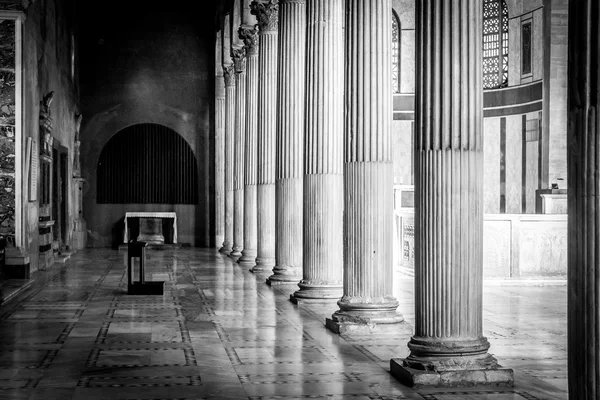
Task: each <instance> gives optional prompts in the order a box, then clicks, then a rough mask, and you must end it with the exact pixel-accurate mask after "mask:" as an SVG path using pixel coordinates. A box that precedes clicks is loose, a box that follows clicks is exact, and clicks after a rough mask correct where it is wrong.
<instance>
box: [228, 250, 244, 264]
mask: <svg viewBox="0 0 600 400" xmlns="http://www.w3.org/2000/svg"><path fill="white" fill-rule="evenodd" d="M227 256H228V257H229V258H232V259H233V260H234V261H235V262H237V261H238V260H239V259H240V258H241V257H242V249H241V248H239V247H234V248H233V249H232V250H231V252H230V253H229V254H228V255H227Z"/></svg>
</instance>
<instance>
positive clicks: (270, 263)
mask: <svg viewBox="0 0 600 400" xmlns="http://www.w3.org/2000/svg"><path fill="white" fill-rule="evenodd" d="M274 266H275V259H274V258H261V257H256V265H255V266H254V267H252V268H251V269H250V272H268V271H269V272H270V271H271V270H272V269H273V267H274Z"/></svg>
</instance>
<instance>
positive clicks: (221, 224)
mask: <svg viewBox="0 0 600 400" xmlns="http://www.w3.org/2000/svg"><path fill="white" fill-rule="evenodd" d="M222 46H223V39H222V32H221V31H219V32H217V40H216V46H215V47H216V54H215V70H216V71H215V245H216V246H217V248H219V247H221V246H222V244H223V240H225V160H224V158H225V141H224V135H225V81H224V80H223V79H224V78H223V65H222V53H221V52H222Z"/></svg>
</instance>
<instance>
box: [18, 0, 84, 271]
mask: <svg viewBox="0 0 600 400" xmlns="http://www.w3.org/2000/svg"><path fill="white" fill-rule="evenodd" d="M19 3H20V2H19ZM29 3H30V4H29V7H28V8H27V10H26V16H27V18H26V20H25V23H24V26H23V44H22V46H23V138H22V148H23V151H22V160H25V159H26V154H25V151H26V146H25V143H26V138H27V137H31V138H32V139H33V140H35V141H36V142H37V143H38V147H39V145H40V143H39V113H40V101H41V100H42V97H43V96H44V95H45V94H46V93H48V92H51V91H54V100H53V102H52V119H53V126H54V130H53V135H54V140H55V142H56V143H57V145H58V144H60V145H62V146H64V147H66V148H67V151H68V155H69V160H71V163H69V164H70V165H72V157H73V140H74V132H75V125H76V118H75V115H76V113H77V112H78V111H79V108H78V107H79V105H78V83H77V71H74V70H72V63H71V60H72V57H75V60H77V48H76V42H75V41H74V40H73V37H74V35H75V32H76V28H75V21H76V18H75V16H74V12H75V10H76V6H77V2H76V1H75V0H45V1H40V0H37V1H34V2H32V1H30V2H29ZM23 164H24V161H23ZM70 165H69V168H70ZM24 167H25V166H24V165H23V166H22V170H23V171H25V169H24ZM38 176H39V171H38ZM67 176H72V173H71V170H70V169H69V171H68V172H67ZM40 182H41V179H38V185H39V184H40ZM67 185H68V193H70V195H69V198H68V199H67V203H68V205H67V210H68V212H67V213H68V218H67V229H68V230H69V231H72V227H73V220H74V218H75V216H76V213H77V211H76V204H75V193H74V191H75V186H74V184H73V182H71V180H68V182H67ZM35 190H38V191H39V186H38V187H37V188H36V189H35ZM29 199H30V196H29V192H28V177H24V179H23V182H22V197H21V204H22V210H23V239H24V240H23V242H24V243H23V252H24V253H26V254H28V255H29V257H30V262H31V270H32V271H35V270H36V269H37V267H38V248H39V240H38V238H39V233H38V225H39V199H40V196H39V194H38V196H37V199H38V200H37V201H29ZM66 244H67V245H68V244H69V243H66Z"/></svg>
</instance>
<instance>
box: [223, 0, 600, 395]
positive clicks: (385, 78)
mask: <svg viewBox="0 0 600 400" xmlns="http://www.w3.org/2000/svg"><path fill="white" fill-rule="evenodd" d="M244 3H245V7H244V12H243V15H242V16H241V18H239V19H237V18H236V19H237V20H236V21H233V22H232V23H233V24H234V26H233V27H231V26H230V25H229V24H230V20H231V19H230V17H229V16H226V18H225V19H224V24H223V29H222V31H221V32H220V33H219V34H218V35H217V68H216V74H217V82H216V110H215V111H216V141H215V143H216V150H217V157H216V180H217V184H216V201H217V203H218V204H217V208H216V209H217V223H216V237H217V240H219V241H221V240H222V241H223V246H222V249H221V251H223V252H225V253H227V254H229V255H230V256H231V257H232V258H236V259H237V258H238V257H240V255H241V258H240V259H239V263H240V264H241V265H244V266H248V267H251V270H252V271H271V270H272V275H271V276H270V277H269V279H268V281H267V282H268V283H269V284H271V285H275V284H298V286H299V288H300V289H299V290H298V291H296V292H295V293H294V294H293V295H292V299H291V300H292V301H294V302H296V303H298V304H302V303H305V302H306V303H312V302H323V301H332V300H334V299H338V300H339V301H338V305H339V310H338V311H337V312H335V313H334V314H333V315H332V317H331V318H328V319H327V321H326V325H327V327H328V328H329V329H331V330H333V331H334V332H338V333H345V334H352V333H360V334H362V333H377V332H381V331H387V332H393V331H394V329H398V327H399V326H400V325H399V324H401V323H402V321H403V317H402V315H401V314H399V313H398V312H397V311H396V308H397V306H398V302H397V301H396V299H395V298H394V297H393V294H392V290H393V288H392V281H393V279H392V273H393V261H392V254H393V248H392V246H393V243H392V238H393V235H392V221H393V215H392V212H393V204H392V199H393V195H392V188H393V185H392V155H391V140H390V138H391V132H390V121H391V113H392V96H391V90H390V88H389V84H388V82H391V58H390V57H391V24H390V21H391V12H392V5H391V0H279V1H277V0H254V1H252V2H250V0H244ZM458 3H460V4H461V6H460V7H458V6H457V7H450V6H449V4H450V2H449V1H447V0H432V1H428V2H424V1H417V2H416V4H417V10H416V18H417V23H416V26H417V38H416V40H417V46H416V48H417V55H416V60H417V71H419V74H418V76H417V87H416V114H415V115H416V121H415V125H416V126H415V132H416V137H415V178H416V182H415V195H416V198H415V205H416V207H415V232H416V236H415V241H416V244H417V246H416V250H417V251H416V260H415V319H416V321H415V332H414V336H413V337H412V339H411V340H410V342H409V344H408V346H409V349H410V351H411V354H410V356H409V357H407V358H406V359H403V360H401V359H392V360H391V372H392V374H393V375H394V376H396V377H397V378H398V379H400V380H401V381H403V382H405V383H406V384H408V385H411V386H428V385H433V386H463V385H477V384H508V385H512V383H513V373H512V370H510V369H506V368H503V367H501V366H500V365H498V363H497V361H496V360H495V359H494V357H493V356H492V355H490V354H489V353H488V349H489V346H490V345H489V343H488V341H487V339H486V338H485V337H484V336H483V329H482V279H483V277H482V261H483V258H482V234H483V232H482V226H483V211H482V190H483V184H482V170H483V168H482V163H483V158H482V157H483V146H482V93H483V91H482V78H481V76H482V73H481V60H482V49H481V39H480V38H481V33H482V17H481V16H482V4H481V3H482V2H481V1H480V0H462V1H459V2H458ZM452 4H454V2H452ZM344 16H345V35H344V33H343V30H342V18H344ZM575 17H580V18H578V22H577V24H569V29H570V35H569V37H570V43H569V49H570V50H569V51H570V54H569V57H570V61H569V62H570V67H571V68H570V71H569V74H570V77H571V78H572V79H571V80H570V85H571V86H570V92H569V93H570V99H569V109H570V110H571V111H570V116H569V118H570V125H569V140H570V143H571V146H570V153H569V163H570V164H569V165H570V174H571V175H572V176H570V179H569V182H570V183H571V182H572V185H573V187H570V188H569V196H570V206H569V207H570V209H569V215H570V218H569V229H570V238H571V239H572V238H577V239H580V240H576V241H574V240H570V244H569V251H570V253H569V262H570V265H569V267H570V268H569V292H570V296H569V310H577V312H570V313H569V380H570V382H571V381H572V382H575V381H577V385H573V384H571V385H570V392H571V396H573V398H578V399H584V398H586V399H587V398H589V399H592V398H597V397H598V395H599V394H600V393H598V391H599V389H598V385H599V384H600V377H599V376H598V371H599V370H600V349H599V346H600V333H599V331H598V330H597V328H596V327H597V326H598V320H599V317H598V313H597V303H598V298H600V288H599V286H598V284H597V282H598V280H597V279H596V278H595V277H596V275H597V271H598V268H599V267H598V263H599V262H598V254H597V251H596V250H595V249H597V248H598V247H600V243H599V241H600V239H599V237H600V235H599V230H600V223H598V218H597V216H598V209H599V208H600V206H599V204H600V202H599V198H598V196H599V192H600V189H599V188H598V182H599V181H600V179H599V178H600V177H599V176H598V169H599V167H600V165H599V164H600V162H599V161H598V160H599V157H598V155H597V146H596V145H595V144H594V143H596V142H597V138H598V126H599V125H600V119H599V117H598V113H597V111H596V110H597V107H598V99H599V97H600V96H599V92H598V82H600V73H599V71H600V63H599V56H598V55H599V50H600V49H599V44H598V41H597V36H598V35H599V34H600V23H599V22H598V21H600V7H599V6H598V5H597V4H596V2H595V0H582V1H581V2H571V4H570V10H569V18H570V20H571V21H573V18H575ZM254 18H255V19H254ZM582 21H583V22H582ZM236 24H238V25H239V26H238V25H236ZM230 32H234V33H235V34H236V35H239V38H240V39H241V40H242V41H243V44H244V45H243V47H241V46H238V47H235V46H234V47H232V46H231V43H235V42H236V40H235V38H233V37H231V36H230ZM594 37H595V38H596V39H594ZM243 59H245V63H244V60H243ZM342 71H345V72H342ZM344 73H345V76H344V75H343V74H344ZM440 93H441V94H442V95H440ZM592 179H593V180H592ZM582 227H583V228H582ZM586 321H587V322H586ZM582 343H584V344H585V345H583V346H582V345H581V344H582ZM576 349H579V350H578V351H577V350H576Z"/></svg>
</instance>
